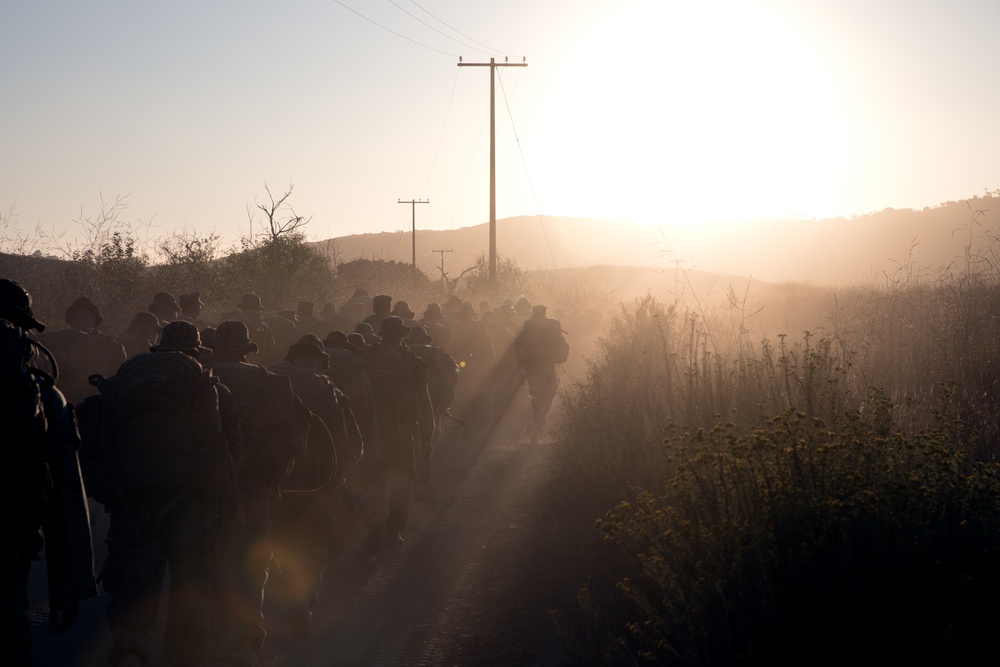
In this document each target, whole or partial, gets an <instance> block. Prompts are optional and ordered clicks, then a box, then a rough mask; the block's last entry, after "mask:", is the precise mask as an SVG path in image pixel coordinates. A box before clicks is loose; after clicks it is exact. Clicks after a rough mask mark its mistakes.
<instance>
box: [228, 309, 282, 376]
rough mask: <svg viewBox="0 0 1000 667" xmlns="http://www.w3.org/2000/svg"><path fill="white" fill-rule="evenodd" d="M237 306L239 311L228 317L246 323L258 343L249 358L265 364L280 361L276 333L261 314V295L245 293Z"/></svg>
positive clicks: (254, 340) (253, 339) (251, 336)
mask: <svg viewBox="0 0 1000 667" xmlns="http://www.w3.org/2000/svg"><path fill="white" fill-rule="evenodd" d="M236 307H237V308H238V309H239V312H238V313H235V314H234V315H233V316H232V317H230V318H228V319H234V320H237V321H239V322H242V323H243V324H245V325H246V327H247V330H248V331H249V332H250V340H251V341H252V342H253V343H254V344H255V345H256V349H255V350H254V352H252V353H250V354H248V355H247V359H248V360H249V361H251V362H252V363H260V364H264V365H268V364H273V363H276V362H278V361H280V357H279V356H278V348H277V344H276V343H275V340H274V334H273V333H271V329H270V327H268V326H267V324H265V323H264V316H263V315H261V313H262V312H263V310H264V306H263V305H262V302H261V300H260V297H259V296H257V295H256V294H244V295H243V298H242V299H241V300H240V302H239V303H238V304H236Z"/></svg>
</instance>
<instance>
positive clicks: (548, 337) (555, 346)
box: [514, 317, 569, 366]
mask: <svg viewBox="0 0 1000 667" xmlns="http://www.w3.org/2000/svg"><path fill="white" fill-rule="evenodd" d="M514 356H515V357H516V358H517V360H518V362H520V363H521V364H522V365H524V366H531V365H532V364H562V363H565V362H566V360H567V359H568V358H569V343H567V342H566V339H565V338H564V337H563V334H562V326H561V325H560V324H559V320H553V319H550V318H547V317H544V318H543V317H537V318H531V319H528V320H525V322H524V327H523V328H522V329H521V331H520V332H518V334H517V336H516V337H515V338H514Z"/></svg>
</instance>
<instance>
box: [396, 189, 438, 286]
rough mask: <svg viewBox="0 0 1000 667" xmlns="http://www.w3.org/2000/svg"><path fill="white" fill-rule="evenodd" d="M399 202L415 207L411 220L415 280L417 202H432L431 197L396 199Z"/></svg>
mask: <svg viewBox="0 0 1000 667" xmlns="http://www.w3.org/2000/svg"><path fill="white" fill-rule="evenodd" d="M396 203H397V204H409V205H410V207H411V208H412V209H413V211H412V212H413V215H412V220H411V222H410V225H411V230H412V234H411V235H410V241H411V242H412V246H413V280H414V281H415V280H416V279H417V204H430V203H431V200H430V199H411V200H409V201H403V200H402V199H398V200H396Z"/></svg>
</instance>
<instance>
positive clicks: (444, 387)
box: [409, 345, 458, 412]
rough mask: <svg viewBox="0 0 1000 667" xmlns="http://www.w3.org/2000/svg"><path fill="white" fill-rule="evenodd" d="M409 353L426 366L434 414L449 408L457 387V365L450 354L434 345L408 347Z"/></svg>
mask: <svg viewBox="0 0 1000 667" xmlns="http://www.w3.org/2000/svg"><path fill="white" fill-rule="evenodd" d="M409 347H410V351H411V352H413V354H415V355H416V356H417V358H418V359H420V360H421V361H423V362H424V363H425V364H427V389H428V391H429V393H430V395H431V403H432V404H433V405H434V411H435V412H443V411H445V410H447V409H448V408H449V407H451V404H452V402H453V401H454V400H455V389H456V387H458V364H456V363H455V360H454V359H453V358H452V356H451V355H450V354H448V353H447V352H445V351H444V350H442V349H441V348H440V347H437V346H434V345H410V346H409Z"/></svg>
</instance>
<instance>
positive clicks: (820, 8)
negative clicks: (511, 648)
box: [0, 0, 1000, 238]
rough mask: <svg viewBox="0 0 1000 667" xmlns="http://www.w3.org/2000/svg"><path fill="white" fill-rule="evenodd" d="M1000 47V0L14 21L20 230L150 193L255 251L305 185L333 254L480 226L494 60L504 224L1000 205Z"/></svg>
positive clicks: (162, 216)
mask: <svg viewBox="0 0 1000 667" xmlns="http://www.w3.org/2000/svg"><path fill="white" fill-rule="evenodd" d="M348 7H349V8H351V9H353V10H355V12H358V13H360V14H363V15H364V17H367V19H368V20H366V18H363V17H362V16H359V14H358V13H355V12H352V11H351V10H350V9H348ZM407 13H409V14H410V15H408V14H407ZM411 15H412V16H411ZM414 17H415V18H414ZM417 19H419V20H420V21H423V22H425V23H426V24H429V26H433V27H434V28H436V29H437V30H439V31H441V33H445V34H447V35H451V36H453V37H454V38H455V39H456V40H458V42H461V43H458V42H456V41H452V40H451V39H448V38H446V37H445V36H443V35H442V34H440V33H439V32H436V31H435V30H432V29H431V28H430V27H428V25H424V24H422V23H421V22H419V21H418V20H417ZM442 22H443V23H442ZM375 23H378V24H381V26H384V28H387V29H389V30H391V31H394V32H395V33H398V35H397V34H393V33H392V32H389V30H386V29H384V28H383V27H379V26H378V25H375ZM445 24H447V25H445ZM449 26H450V28H449ZM998 26H1000V2H996V0H981V1H975V0H940V1H936V0H836V1H834V0H830V1H828V2H822V1H819V0H760V1H752V0H748V1H746V2H736V1H732V2H721V1H720V2H693V1H691V0H687V1H685V2H674V1H667V0H658V1H652V0H651V1H641V0H633V1H629V0H572V1H571V0H508V1H507V2H503V3H486V2H470V1H469V0H420V2H419V3H415V2H413V1H412V0H342V2H337V1H336V0H312V1H309V0H285V1H284V2H280V3H278V2H259V1H253V0H240V1H239V2H236V1H225V2H222V1H220V2H204V1H202V2H189V1H186V0H175V1H174V2H170V3H166V2H161V3H148V2H130V1H125V0H121V1H117V2H110V1H102V0H88V1H87V2H76V1H69V0H63V1H47V0H7V1H5V2H4V3H2V5H0V91H2V93H3V98H4V99H3V103H2V106H0V120H2V122H0V209H3V210H7V209H8V208H9V207H10V206H11V205H15V204H16V212H17V220H18V222H19V224H20V225H21V226H22V227H32V226H34V225H35V224H36V223H42V224H43V225H44V226H45V227H46V228H53V227H54V228H56V229H57V230H58V229H71V228H72V223H71V220H72V219H73V218H76V217H78V216H79V214H80V211H81V208H82V210H83V213H84V215H93V214H94V213H96V212H97V210H98V209H99V206H100V203H99V202H100V195H101V193H103V196H104V197H105V199H108V200H111V199H114V198H115V197H116V196H120V195H129V198H128V201H129V204H130V205H129V208H128V209H127V212H126V217H127V218H128V219H130V220H134V221H144V222H148V221H150V220H152V221H153V225H155V230H156V231H158V232H162V233H166V232H169V231H171V230H173V229H175V228H178V227H185V226H186V227H188V228H192V227H195V228H198V229H200V230H213V229H214V230H216V231H218V232H220V233H222V234H223V235H225V236H226V237H227V238H235V237H236V236H237V235H238V234H239V233H240V232H241V231H243V230H244V229H245V227H246V213H245V207H246V205H247V204H248V203H252V202H253V201H254V199H255V198H259V197H261V196H263V195H264V183H265V182H267V183H268V184H270V186H271V187H272V189H274V190H281V189H282V188H284V187H286V186H287V184H288V183H290V182H292V183H294V184H295V194H294V196H293V202H294V204H295V208H296V210H297V211H298V212H299V213H302V214H307V215H313V216H314V218H313V223H312V226H311V228H310V230H309V231H310V234H311V236H313V237H314V238H326V237H330V236H341V235H345V234H351V233H360V232H366V231H371V232H375V231H392V230H395V229H403V228H405V229H408V228H409V224H410V207H409V206H403V205H400V204H397V203H396V202H397V199H400V198H402V199H410V198H413V197H418V198H429V199H430V201H431V203H430V204H429V205H425V206H419V207H418V208H417V225H418V229H419V228H421V227H422V228H437V229H447V228H451V227H462V226H468V225H472V224H478V223H482V222H485V221H486V220H487V219H488V213H489V208H488V189H487V187H488V173H489V169H488V155H489V131H488V118H489V106H488V103H489V74H488V72H489V70H488V68H471V67H464V68H459V67H456V62H457V61H458V56H462V57H463V58H464V60H465V62H482V61H488V59H489V57H490V55H495V56H497V57H498V59H500V60H502V59H503V57H504V56H505V55H509V56H511V60H512V61H520V59H521V57H522V56H524V57H527V59H528V65H529V66H528V67H527V68H508V69H506V70H498V71H499V74H500V79H501V81H502V85H501V82H500V81H498V83H497V153H498V177H497V184H498V185H497V189H498V204H497V215H498V217H500V218H503V217H509V216H514V215H534V214H545V215H584V216H601V217H615V218H631V219H635V220H641V221H654V222H684V223H688V224H692V225H699V226H705V225H707V224H708V223H707V222H705V221H707V220H711V219H722V218H732V217H735V218H754V217H758V216H763V215H772V216H785V215H796V214H801V215H808V216H818V217H825V216H829V215H849V214H851V213H864V212H869V211H873V210H879V209H882V208H885V207H890V206H891V207H897V208H902V207H912V208H922V207H924V206H927V205H933V204H936V203H939V202H941V201H945V200H949V199H959V198H964V197H967V196H970V195H972V194H976V193H981V192H982V190H983V189H984V188H990V189H994V188H998V187H1000V159H998V157H997V156H998V154H1000V123H998V122H997V118H998V117H1000V116H998V114H1000V40H998V39H997V38H996V29H997V27H998ZM451 28H454V29H457V30H458V31H461V33H464V36H463V35H460V34H458V33H456V32H454V31H453V30H452V29H451ZM409 40H413V41H409ZM414 42H419V44H418V43H414ZM439 51H440V52H439ZM442 52H443V53H442ZM504 93H505V94H504ZM508 108H509V110H510V115H508ZM511 120H513V123H512V122H511ZM515 131H516V137H517V138H516V139H515ZM518 140H519V141H518ZM71 233H72V232H71Z"/></svg>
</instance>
